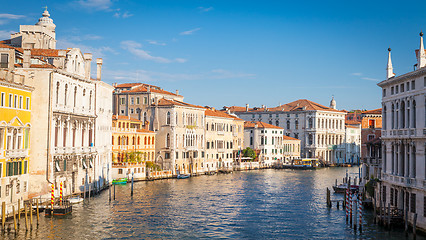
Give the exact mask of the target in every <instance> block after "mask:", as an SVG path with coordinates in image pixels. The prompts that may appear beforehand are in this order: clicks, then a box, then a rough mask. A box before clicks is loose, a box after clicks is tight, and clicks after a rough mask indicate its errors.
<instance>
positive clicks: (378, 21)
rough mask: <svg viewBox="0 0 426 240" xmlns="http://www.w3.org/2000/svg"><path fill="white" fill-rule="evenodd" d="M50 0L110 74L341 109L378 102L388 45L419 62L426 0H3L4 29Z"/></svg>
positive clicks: (70, 41) (253, 99) (113, 78)
mask: <svg viewBox="0 0 426 240" xmlns="http://www.w3.org/2000/svg"><path fill="white" fill-rule="evenodd" d="M45 5H47V6H48V10H49V12H50V14H51V18H52V19H53V20H54V23H55V24H56V26H57V27H56V34H57V40H58V44H57V46H58V47H60V48H67V47H79V48H81V49H82V50H83V51H84V52H92V53H93V54H94V58H96V57H102V58H103V59H104V65H103V80H104V81H106V82H108V83H111V84H112V83H115V82H117V83H122V82H146V83H149V84H154V85H158V86H161V87H163V88H164V89H165V90H169V91H172V92H174V91H175V90H176V89H178V90H179V92H180V94H182V95H184V96H185V101H187V102H189V103H192V104H197V105H203V106H205V105H209V106H214V107H216V108H221V107H223V106H225V105H226V106H230V105H239V106H244V105H245V104H246V103H249V104H250V106H260V105H262V104H264V105H267V106H268V107H273V106H277V105H278V104H279V103H281V104H283V103H288V102H291V101H294V100H297V99H301V98H306V99H310V100H312V101H315V102H318V103H320V104H323V105H327V106H328V104H329V102H330V99H331V96H332V95H334V96H335V99H336V101H337V107H338V108H339V109H347V110H350V109H374V108H379V107H380V106H381V103H380V101H381V90H380V88H379V87H378V86H377V85H376V84H377V83H378V82H379V81H381V80H383V79H384V78H385V74H386V70H385V69H386V62H387V48H388V47H389V46H390V47H391V48H392V61H393V66H394V71H395V73H396V74H397V75H400V74H403V73H406V72H409V71H412V69H413V65H414V64H415V63H416V58H415V54H414V50H415V49H416V48H418V46H419V35H418V34H419V32H420V30H421V29H426V18H425V17H424V13H423V12H422V9H425V8H426V2H424V1H419V2H410V3H404V2H403V1H265V0H264V1H231V0H224V1H222V0H198V1H195V0H194V1H176V0H174V1H173V0H169V1H163V0H155V1H154V0H151V1H148V0H145V1H143V0H140V1H136V0H134V1H130V0H79V1H69V2H66V3H65V2H63V1H20V3H19V4H16V3H13V2H11V1H6V2H5V3H3V4H2V10H0V38H1V39H6V38H8V35H9V34H10V32H16V31H19V25H27V24H35V23H36V22H37V19H38V18H39V17H41V13H42V12H43V9H42V7H43V6H45Z"/></svg>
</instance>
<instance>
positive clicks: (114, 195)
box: [113, 184, 115, 201]
mask: <svg viewBox="0 0 426 240" xmlns="http://www.w3.org/2000/svg"><path fill="white" fill-rule="evenodd" d="M113 185H114V201H115V184H113Z"/></svg>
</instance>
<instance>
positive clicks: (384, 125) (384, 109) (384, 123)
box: [382, 106, 387, 130]
mask: <svg viewBox="0 0 426 240" xmlns="http://www.w3.org/2000/svg"><path fill="white" fill-rule="evenodd" d="M382 115H383V129H384V130H386V127H387V126H386V106H384V107H383V113H382Z"/></svg>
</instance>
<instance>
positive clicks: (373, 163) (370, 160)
mask: <svg viewBox="0 0 426 240" xmlns="http://www.w3.org/2000/svg"><path fill="white" fill-rule="evenodd" d="M366 163H367V164H368V165H370V166H380V165H382V159H381V158H374V157H367V159H366Z"/></svg>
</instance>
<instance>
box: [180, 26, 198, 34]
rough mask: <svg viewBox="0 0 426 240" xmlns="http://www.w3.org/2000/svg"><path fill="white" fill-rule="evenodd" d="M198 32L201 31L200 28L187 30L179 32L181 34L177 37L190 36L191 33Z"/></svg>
mask: <svg viewBox="0 0 426 240" xmlns="http://www.w3.org/2000/svg"><path fill="white" fill-rule="evenodd" d="M200 30H201V28H194V29H191V30H188V31H184V32H181V33H179V35H192V34H193V33H195V32H197V31H200Z"/></svg>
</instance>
